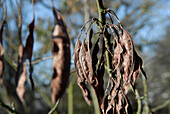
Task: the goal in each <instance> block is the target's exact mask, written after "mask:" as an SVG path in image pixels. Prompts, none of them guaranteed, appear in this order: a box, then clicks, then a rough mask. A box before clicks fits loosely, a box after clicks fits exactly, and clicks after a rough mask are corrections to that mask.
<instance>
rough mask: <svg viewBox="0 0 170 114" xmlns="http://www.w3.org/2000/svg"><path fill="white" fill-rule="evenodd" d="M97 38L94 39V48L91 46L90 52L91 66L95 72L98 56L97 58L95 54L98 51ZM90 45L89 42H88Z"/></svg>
mask: <svg viewBox="0 0 170 114" xmlns="http://www.w3.org/2000/svg"><path fill="white" fill-rule="evenodd" d="M98 43H99V39H98V40H97V41H96V43H95V45H94V48H93V52H92V67H93V72H96V65H97V63H98V58H97V54H98V52H99V45H98ZM89 47H90V44H89Z"/></svg>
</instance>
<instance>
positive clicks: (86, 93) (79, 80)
mask: <svg viewBox="0 0 170 114" xmlns="http://www.w3.org/2000/svg"><path fill="white" fill-rule="evenodd" d="M80 47H81V41H80V38H78V40H77V42H76V45H75V49H74V54H75V55H74V64H75V68H76V71H77V84H78V85H79V87H80V88H81V90H82V92H83V96H84V99H85V101H86V102H87V104H89V105H90V103H91V95H90V91H89V89H88V88H87V79H86V78H85V76H84V74H83V69H82V68H81V64H80V60H79V59H80V58H79V53H80Z"/></svg>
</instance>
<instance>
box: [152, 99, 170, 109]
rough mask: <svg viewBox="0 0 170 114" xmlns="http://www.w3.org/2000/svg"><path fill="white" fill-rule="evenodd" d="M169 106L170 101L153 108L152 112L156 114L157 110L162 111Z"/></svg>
mask: <svg viewBox="0 0 170 114" xmlns="http://www.w3.org/2000/svg"><path fill="white" fill-rule="evenodd" d="M169 104H170V100H168V101H165V102H164V103H163V104H161V105H158V106H156V107H154V108H152V112H156V111H157V110H160V109H162V108H165V107H167V106H168V105H169Z"/></svg>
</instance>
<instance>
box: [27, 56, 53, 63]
mask: <svg viewBox="0 0 170 114" xmlns="http://www.w3.org/2000/svg"><path fill="white" fill-rule="evenodd" d="M52 58H53V56H51V57H44V58H39V59H37V60H34V61H32V62H31V64H32V65H34V64H38V63H39V62H41V61H45V60H48V59H52ZM25 64H26V65H29V63H25Z"/></svg>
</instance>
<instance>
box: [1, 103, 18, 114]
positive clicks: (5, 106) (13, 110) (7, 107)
mask: <svg viewBox="0 0 170 114" xmlns="http://www.w3.org/2000/svg"><path fill="white" fill-rule="evenodd" d="M0 106H1V107H3V108H5V109H6V110H8V111H10V112H11V113H15V114H19V113H18V112H17V111H16V109H15V108H14V107H10V106H8V105H6V104H5V103H3V102H2V101H1V100H0Z"/></svg>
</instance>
